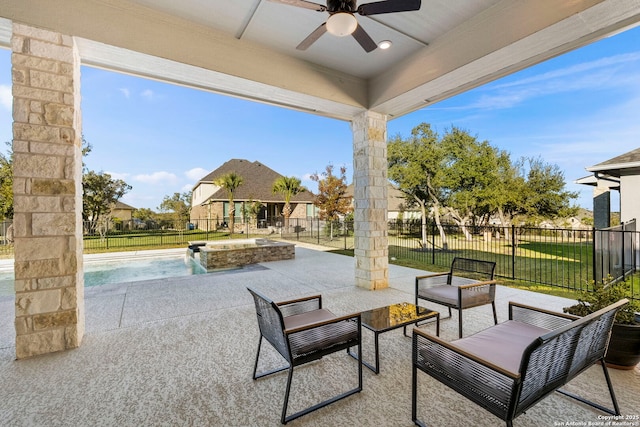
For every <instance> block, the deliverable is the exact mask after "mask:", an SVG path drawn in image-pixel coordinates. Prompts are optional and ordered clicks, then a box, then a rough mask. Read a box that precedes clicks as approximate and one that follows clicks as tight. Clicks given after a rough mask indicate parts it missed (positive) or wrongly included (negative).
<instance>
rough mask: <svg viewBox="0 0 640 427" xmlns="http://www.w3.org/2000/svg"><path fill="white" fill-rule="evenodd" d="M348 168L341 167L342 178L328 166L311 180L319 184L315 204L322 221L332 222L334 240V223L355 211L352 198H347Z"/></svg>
mask: <svg viewBox="0 0 640 427" xmlns="http://www.w3.org/2000/svg"><path fill="white" fill-rule="evenodd" d="M346 174H347V168H346V167H344V166H342V167H340V176H339V177H338V176H335V175H334V174H333V165H328V166H327V167H326V168H325V171H324V172H322V174H320V175H319V174H318V173H317V172H316V173H314V174H313V175H311V179H312V180H313V181H315V182H317V183H318V195H317V196H316V198H315V201H314V202H313V204H314V205H316V206H317V207H318V208H319V209H320V212H319V213H318V216H319V217H320V219H324V220H329V221H331V222H332V223H331V236H330V238H331V239H333V221H335V220H337V219H338V218H339V216H340V215H346V214H348V213H350V212H351V211H353V206H352V198H351V197H350V196H347V195H346V193H347V175H346Z"/></svg>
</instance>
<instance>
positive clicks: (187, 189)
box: [180, 184, 193, 193]
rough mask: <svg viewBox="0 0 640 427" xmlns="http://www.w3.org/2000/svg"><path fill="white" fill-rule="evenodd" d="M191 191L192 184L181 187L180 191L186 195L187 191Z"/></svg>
mask: <svg viewBox="0 0 640 427" xmlns="http://www.w3.org/2000/svg"><path fill="white" fill-rule="evenodd" d="M191 190H193V184H185V185H183V186H182V188H181V189H180V192H181V193H188V192H189V191H191Z"/></svg>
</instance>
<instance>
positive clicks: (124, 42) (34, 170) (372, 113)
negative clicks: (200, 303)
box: [0, 0, 640, 359]
mask: <svg viewBox="0 0 640 427" xmlns="http://www.w3.org/2000/svg"><path fill="white" fill-rule="evenodd" d="M391 2H394V0H388V3H389V4H390V3H391ZM323 3H325V2H323ZM329 3H331V4H332V5H335V4H338V3H339V4H349V5H351V4H355V2H352V1H349V2H333V1H331V2H329ZM329 3H326V4H327V5H328V4H329ZM366 3H371V1H369V0H362V1H360V2H359V5H360V6H361V5H362V4H366ZM385 3H386V2H385ZM402 3H405V2H402ZM410 3H412V4H414V3H415V2H410ZM418 3H420V2H418ZM295 6H301V7H295ZM309 6H311V8H312V9H313V8H316V9H318V7H317V4H315V6H314V3H313V2H305V1H297V0H296V1H294V0H286V1H285V0H283V1H267V0H243V1H233V2H229V1H227V0H209V1H206V2H203V1H197V0H190V1H186V0H185V1H181V2H175V1H173V0H90V1H87V0H60V1H56V2H51V1H49V0H29V1H24V0H0V45H2V46H6V47H9V48H10V49H11V50H12V84H13V89H12V90H13V154H14V187H13V188H14V212H15V215H14V226H15V273H16V274H15V277H16V298H15V307H16V312H15V322H9V323H10V324H12V323H13V324H15V330H16V337H15V344H16V345H15V352H16V357H17V358H18V359H23V358H29V357H31V356H36V355H40V354H45V353H53V352H58V351H63V350H68V349H72V348H76V347H78V346H80V344H81V342H82V339H83V336H84V333H85V319H86V318H87V319H88V317H87V316H88V313H87V312H88V307H86V305H87V304H86V302H87V301H85V297H84V286H83V271H82V270H83V264H82V249H83V248H82V245H83V243H82V226H81V221H80V219H81V204H82V197H81V196H82V185H81V180H82V179H81V176H82V154H81V136H82V112H81V102H80V100H81V94H82V91H81V87H80V72H81V65H86V66H95V67H101V68H105V69H108V70H113V71H118V72H124V73H132V74H135V75H139V76H143V77H148V78H153V79H159V80H162V81H166V82H172V83H175V84H180V85H186V86H190V87H193V88H198V89H202V90H208V91H214V92H217V93H221V94H228V95H230V96H237V97H242V98H246V99H251V100H255V101H257V102H264V103H268V104H272V105H277V106H281V107H283V108H291V109H296V110H300V111H305V112H308V113H310V114H317V115H323V116H327V117H330V118H334V119H337V120H344V121H348V122H349V123H350V124H351V129H352V134H353V141H352V144H353V153H354V154H353V165H354V169H355V170H354V174H353V183H354V197H355V214H354V217H355V226H354V233H355V263H354V264H353V265H352V269H351V271H350V273H349V276H351V277H350V279H352V280H353V281H352V284H353V285H354V286H357V287H358V288H361V289H368V290H380V289H386V288H387V287H388V286H389V285H390V280H389V268H388V249H387V223H386V219H387V184H388V181H387V172H386V168H387V154H386V140H387V134H386V129H387V121H388V120H391V119H393V118H395V117H400V116H402V115H405V114H407V113H410V112H413V111H416V110H418V109H421V108H423V107H426V106H429V105H431V104H434V103H437V102H438V101H440V100H442V99H445V98H448V97H451V96H454V95H456V94H459V93H462V92H464V91H466V90H468V89H470V88H473V87H477V86H479V85H481V84H483V83H486V82H488V81H492V80H495V79H497V78H499V77H501V76H504V75H507V74H509V73H512V72H515V71H517V70H521V69H523V68H525V67H528V66H530V65H532V64H535V63H538V62H541V61H544V60H545V59H548V58H551V57H554V56H557V55H560V54H562V53H564V52H568V51H570V50H572V49H576V48H578V47H580V46H583V45H585V44H587V43H590V42H592V41H595V40H598V39H599V38H602V37H606V36H607V35H610V34H613V33H616V32H618V31H623V30H625V29H626V28H629V27H631V26H634V25H637V24H638V22H640V0H583V1H575V0H562V1H558V0H522V1H512V0H478V1H474V2H469V1H467V0H428V1H427V0H425V1H422V2H421V7H420V9H419V10H414V11H411V12H399V13H389V14H386V13H385V14H380V15H375V16H372V17H368V16H360V15H358V18H357V20H358V25H362V27H363V28H366V31H367V33H368V34H369V35H370V36H371V37H372V40H374V41H375V42H382V41H385V40H390V41H392V42H393V48H392V49H388V50H382V49H380V48H377V49H374V50H373V51H371V52H366V51H365V49H363V48H362V43H356V42H355V41H354V39H353V38H351V37H342V38H339V37H331V35H329V34H325V35H324V36H323V37H322V38H320V39H319V40H318V41H317V42H316V43H314V45H313V46H311V47H309V48H308V49H306V50H300V49H296V46H297V45H298V43H299V41H301V40H303V39H305V37H307V36H308V34H309V33H310V32H311V31H313V30H314V29H315V28H322V25H323V22H324V21H325V20H326V19H327V18H328V15H327V14H326V13H324V11H322V10H321V9H322V8H320V11H322V12H323V13H318V12H316V11H314V10H309ZM321 6H322V7H324V5H321ZM354 11H355V10H354ZM354 34H355V33H354ZM354 38H355V36H354ZM366 50H369V49H366ZM369 298H376V297H375V296H370V297H369Z"/></svg>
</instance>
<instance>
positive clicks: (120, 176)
mask: <svg viewBox="0 0 640 427" xmlns="http://www.w3.org/2000/svg"><path fill="white" fill-rule="evenodd" d="M105 173H108V174H109V175H111V178H112V179H121V180H123V181H126V180H127V178H128V177H129V176H130V174H128V173H126V172H122V173H121V172H109V171H105Z"/></svg>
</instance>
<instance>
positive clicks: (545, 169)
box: [517, 157, 578, 219]
mask: <svg viewBox="0 0 640 427" xmlns="http://www.w3.org/2000/svg"><path fill="white" fill-rule="evenodd" d="M519 168H520V171H521V172H520V173H521V176H522V177H523V179H524V180H525V184H524V186H523V191H522V192H521V197H520V200H519V203H518V210H517V213H520V214H523V215H526V216H527V217H528V218H530V219H536V218H555V217H563V216H571V215H575V214H576V213H577V211H578V208H577V207H576V206H571V205H570V203H571V200H573V199H576V198H577V197H578V193H577V192H572V191H567V190H565V185H566V183H565V179H564V172H562V171H561V170H560V167H559V166H558V165H554V164H549V163H545V162H544V161H543V160H542V159H541V158H540V157H538V158H523V159H521V160H520V162H519Z"/></svg>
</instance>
